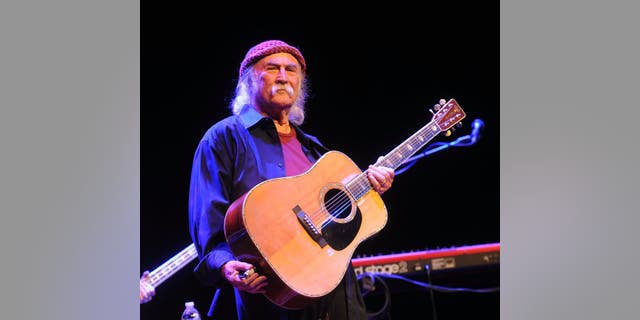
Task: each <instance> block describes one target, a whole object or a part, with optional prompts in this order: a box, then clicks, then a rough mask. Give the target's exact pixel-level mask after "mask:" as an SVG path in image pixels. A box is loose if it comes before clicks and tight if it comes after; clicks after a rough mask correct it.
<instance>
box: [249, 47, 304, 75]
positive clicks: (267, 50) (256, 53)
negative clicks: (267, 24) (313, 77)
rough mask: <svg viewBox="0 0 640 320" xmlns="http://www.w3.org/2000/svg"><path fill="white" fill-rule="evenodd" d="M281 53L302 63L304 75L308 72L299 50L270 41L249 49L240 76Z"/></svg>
mask: <svg viewBox="0 0 640 320" xmlns="http://www.w3.org/2000/svg"><path fill="white" fill-rule="evenodd" d="M280 52H286V53H289V54H291V55H293V56H294V57H295V58H296V59H297V60H298V62H299V63H300V66H301V67H302V73H305V72H306V70H307V65H306V64H305V62H304V57H303V56H302V53H300V51H299V50H298V49H297V48H295V47H292V46H290V45H288V44H287V43H286V42H284V41H280V40H268V41H264V42H261V43H259V44H257V45H255V46H254V47H253V48H251V49H249V51H248V52H247V54H246V55H245V56H244V60H242V63H241V64H240V76H242V73H243V72H244V71H245V69H247V68H248V67H250V66H251V65H252V64H254V63H256V62H257V61H258V60H260V59H262V58H264V57H266V56H268V55H271V54H274V53H280Z"/></svg>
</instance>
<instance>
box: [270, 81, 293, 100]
mask: <svg viewBox="0 0 640 320" xmlns="http://www.w3.org/2000/svg"><path fill="white" fill-rule="evenodd" d="M283 89H284V90H285V91H286V92H287V94H288V95H289V96H290V97H293V88H292V87H291V86H290V85H288V84H276V85H274V86H273V87H271V94H273V95H275V94H276V93H277V91H278V90H283Z"/></svg>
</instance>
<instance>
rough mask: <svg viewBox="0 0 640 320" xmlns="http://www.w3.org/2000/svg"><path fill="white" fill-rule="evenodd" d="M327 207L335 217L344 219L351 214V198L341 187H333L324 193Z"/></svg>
mask: <svg viewBox="0 0 640 320" xmlns="http://www.w3.org/2000/svg"><path fill="white" fill-rule="evenodd" d="M324 205H325V209H326V210H327V211H328V212H329V214H331V215H332V216H333V217H334V219H335V218H337V219H344V218H347V217H349V214H351V199H350V198H349V197H348V196H347V194H346V193H345V192H344V191H342V190H340V189H331V190H329V191H328V192H327V193H326V194H325V195H324Z"/></svg>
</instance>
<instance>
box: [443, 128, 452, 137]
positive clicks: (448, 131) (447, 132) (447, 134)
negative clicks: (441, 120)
mask: <svg viewBox="0 0 640 320" xmlns="http://www.w3.org/2000/svg"><path fill="white" fill-rule="evenodd" d="M450 135H451V129H449V130H447V131H446V132H445V133H444V136H445V137H448V136H450Z"/></svg>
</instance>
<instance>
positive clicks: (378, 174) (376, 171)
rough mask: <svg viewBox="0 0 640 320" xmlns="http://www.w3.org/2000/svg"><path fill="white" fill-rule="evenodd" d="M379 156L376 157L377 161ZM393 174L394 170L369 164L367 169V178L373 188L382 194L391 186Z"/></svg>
mask: <svg viewBox="0 0 640 320" xmlns="http://www.w3.org/2000/svg"><path fill="white" fill-rule="evenodd" d="M381 158H382V157H380V158H378V161H380V160H381ZM394 176H395V171H393V169H391V168H387V167H376V166H374V165H370V166H369V169H367V178H369V182H371V185H372V186H373V189H374V190H376V191H377V192H378V193H379V194H383V193H385V192H386V191H387V190H389V188H391V185H392V184H393V177H394Z"/></svg>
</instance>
